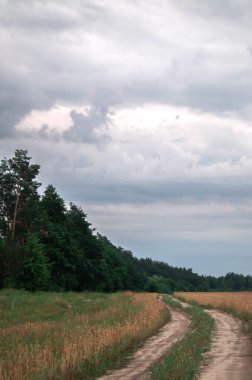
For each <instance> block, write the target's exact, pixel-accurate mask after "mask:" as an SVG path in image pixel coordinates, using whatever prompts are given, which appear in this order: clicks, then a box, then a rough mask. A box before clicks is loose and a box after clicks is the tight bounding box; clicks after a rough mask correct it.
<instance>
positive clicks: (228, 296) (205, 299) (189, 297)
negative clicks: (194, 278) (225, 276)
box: [174, 292, 252, 340]
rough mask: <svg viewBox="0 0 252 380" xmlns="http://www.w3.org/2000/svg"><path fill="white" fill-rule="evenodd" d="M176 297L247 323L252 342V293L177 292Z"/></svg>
mask: <svg viewBox="0 0 252 380" xmlns="http://www.w3.org/2000/svg"><path fill="white" fill-rule="evenodd" d="M174 296H175V297H177V298H181V299H183V300H184V301H186V302H190V303H195V302H197V303H198V304H200V305H204V306H205V307H208V308H216V309H221V310H223V311H226V312H228V313H231V314H233V315H234V316H235V317H237V318H240V319H242V320H243V321H245V322H246V328H247V331H248V333H249V335H250V337H251V340H252V292H220V293H207V292H188V293H186V292H183V293H182V292H176V293H174Z"/></svg>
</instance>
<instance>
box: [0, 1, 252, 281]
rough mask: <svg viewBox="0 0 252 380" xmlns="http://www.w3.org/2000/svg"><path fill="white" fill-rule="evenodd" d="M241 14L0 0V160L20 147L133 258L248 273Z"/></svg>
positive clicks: (43, 176) (251, 46)
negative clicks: (131, 253)
mask: <svg viewBox="0 0 252 380" xmlns="http://www.w3.org/2000/svg"><path fill="white" fill-rule="evenodd" d="M251 19H252V2H251V1H250V0H240V1H237V0H211V1H207V0H206V1H205V0H183V1H182V0H145V1H143V0H82V1H81V0H59V1H57V0H48V1H47V0H36V1H35V0H26V1H18V0H0V54H1V65H0V155H1V157H4V156H6V157H11V156H13V154H14V151H15V150H16V149H27V150H28V152H29V155H30V156H31V157H32V162H33V163H37V164H40V165H41V170H40V174H39V180H40V181H41V182H42V183H43V188H44V187H45V186H46V185H48V184H53V185H54V186H55V187H56V189H57V191H58V193H59V194H60V195H61V196H62V197H63V198H64V199H65V200H66V203H67V204H68V202H70V201H72V202H74V203H76V204H77V205H79V206H81V207H82V208H83V209H84V211H85V212H86V213H87V217H88V220H89V221H90V222H91V223H92V225H93V227H95V228H97V230H98V231H99V232H100V233H101V234H103V235H106V236H107V237H108V238H109V239H110V240H111V241H112V242H113V243H114V244H115V245H120V246H122V247H124V248H126V249H129V250H131V251H132V252H133V254H134V255H135V256H137V257H151V258H152V259H154V260H162V261H165V262H168V263H169V264H170V265H173V266H180V267H181V266H182V267H186V268H192V269H193V271H195V272H198V273H200V274H206V275H208V274H211V275H216V276H219V275H224V274H226V273H227V272H236V273H243V274H252V233H251V232H252V123H251V121H252V39H251V36H252V24H251ZM43 188H42V189H41V190H43Z"/></svg>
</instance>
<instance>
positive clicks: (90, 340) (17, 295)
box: [0, 290, 168, 380]
mask: <svg viewBox="0 0 252 380" xmlns="http://www.w3.org/2000/svg"><path fill="white" fill-rule="evenodd" d="M0 305H1V306H0V308H1V311H0V323H1V331H0V360H1V369H0V378H1V379H2V380H7V379H8V380H9V379H12V380H23V379H26V380H31V379H33V380H34V379H36V380H40V379H41V380H42V379H43V380H51V379H63V380H64V379H67V380H72V379H76V380H78V379H93V378H95V377H96V376H98V375H100V374H102V373H103V372H104V371H105V369H106V368H108V367H110V366H111V365H113V362H114V361H116V360H118V357H119V358H120V356H122V355H123V354H124V353H125V352H127V351H128V350H130V349H132V348H134V347H136V346H137V345H138V344H139V343H141V342H142V341H143V340H144V339H146V338H147V337H148V336H150V335H152V334H154V333H155V332H156V331H157V330H158V329H159V328H160V327H161V325H162V324H164V323H165V321H166V320H167V319H168V314H167V311H166V308H165V306H164V305H163V304H162V303H160V302H159V301H158V299H157V296H156V295H155V294H135V293H131V292H125V293H116V294H112V295H108V294H99V293H77V294H76V293H42V292H40V293H34V294H30V293H28V292H23V291H13V290H4V291H1V292H0Z"/></svg>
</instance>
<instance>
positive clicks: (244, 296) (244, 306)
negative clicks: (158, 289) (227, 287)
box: [174, 292, 252, 316]
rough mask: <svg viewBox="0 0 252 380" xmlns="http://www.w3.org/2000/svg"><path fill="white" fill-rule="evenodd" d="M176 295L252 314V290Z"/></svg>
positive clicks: (208, 304) (178, 293)
mask: <svg viewBox="0 0 252 380" xmlns="http://www.w3.org/2000/svg"><path fill="white" fill-rule="evenodd" d="M174 295H175V296H176V297H177V296H180V297H183V298H184V299H185V300H186V301H196V302H198V303H199V304H201V305H205V306H210V305H211V306H212V307H215V308H222V309H234V310H236V311H237V312H240V313H248V314H250V315H251V316H252V292H221V293H209V292H208V293H207V292H202V293H201V292H196V293H195V292H190V293H189V292H187V293H186V292H176V293H174Z"/></svg>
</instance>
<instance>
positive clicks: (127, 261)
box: [0, 149, 252, 293]
mask: <svg viewBox="0 0 252 380" xmlns="http://www.w3.org/2000/svg"><path fill="white" fill-rule="evenodd" d="M39 168H40V167H39V165H37V164H32V163H31V157H29V156H28V152H27V151H26V150H21V149H20V150H16V151H15V154H14V156H13V157H12V158H10V159H7V158H3V159H2V161H1V163H0V185H1V186H0V288H1V287H10V286H17V287H25V288H27V289H28V288H29V289H45V288H47V287H48V286H49V284H50V289H51V290H56V291H60V290H77V291H83V290H98V291H105V292H114V291H118V290H139V291H141V290H147V291H150V292H159V293H173V292H174V291H196V290H200V291H208V290H219V291H220V290H235V291H236V290H246V289H252V277H251V276H246V277H245V276H243V275H237V274H234V273H228V274H227V275H226V276H225V277H220V278H218V279H217V278H215V277H212V276H199V275H197V274H196V273H193V271H192V269H186V268H174V267H172V266H170V265H169V264H167V263H164V262H160V261H153V260H152V259H149V258H146V259H140V260H139V259H137V258H136V257H134V256H133V254H132V252H131V251H129V250H126V249H124V248H122V247H116V246H115V245H113V244H112V243H111V242H110V241H109V240H108V238H107V237H106V236H102V235H100V234H99V233H97V234H96V233H95V229H94V228H92V226H91V224H90V223H89V222H88V221H87V215H86V214H85V213H84V211H83V210H82V209H81V208H80V207H78V206H76V205H75V204H73V203H70V205H69V207H67V206H66V204H65V201H64V200H63V199H62V198H61V197H60V195H59V194H58V193H57V191H56V189H55V188H54V187H53V186H52V185H48V186H47V187H46V189H45V191H44V194H43V195H42V197H40V196H39V194H38V188H39V186H40V184H39V183H38V182H37V181H36V176H37V175H38V173H39ZM32 237H33V238H32ZM35 237H36V238H35ZM31 239H33V243H32V244H31ZM36 239H37V240H36ZM41 244H42V245H41ZM28 251H29V252H30V255H28ZM35 263H37V264H36V265H35ZM43 266H44V271H43V270H42V267H43ZM31 268H33V269H32V270H31ZM35 268H37V270H38V271H39V273H40V277H38V278H40V280H37V279H36V276H35V275H34V274H33V275H32V273H35ZM39 268H40V269H39ZM48 271H49V272H50V274H51V280H50V282H48V281H46V278H47V277H48ZM43 273H44V274H43ZM21 274H22V275H21ZM22 276H23V278H22ZM32 276H33V277H32ZM43 276H44V279H43ZM17 279H18V280H17ZM33 282H34V284H32V283H33ZM47 282H48V283H47Z"/></svg>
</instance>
